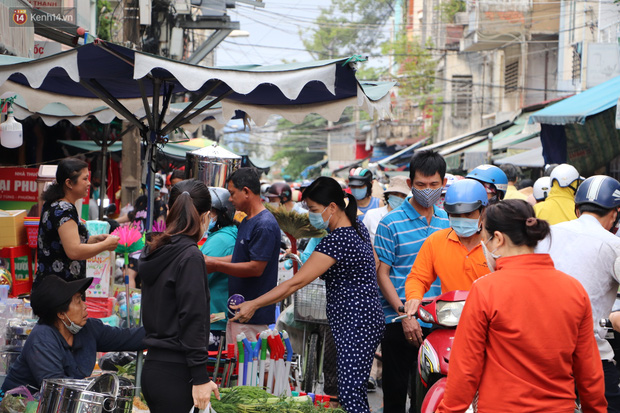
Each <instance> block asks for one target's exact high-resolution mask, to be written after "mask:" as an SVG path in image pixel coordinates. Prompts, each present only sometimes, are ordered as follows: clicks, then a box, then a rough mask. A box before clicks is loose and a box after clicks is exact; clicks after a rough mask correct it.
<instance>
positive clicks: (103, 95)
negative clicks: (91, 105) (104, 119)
mask: <svg viewBox="0 0 620 413" xmlns="http://www.w3.org/2000/svg"><path fill="white" fill-rule="evenodd" d="M91 83H92V84H91ZM80 84H81V85H82V86H84V87H85V88H86V89H88V90H89V91H90V92H92V93H93V94H94V95H95V96H97V97H98V98H99V99H101V100H103V101H104V102H105V103H107V104H108V105H109V106H110V107H111V108H113V109H115V110H117V111H118V112H120V113H121V114H122V115H123V116H124V117H125V118H126V119H127V120H128V121H129V122H131V123H133V124H134V125H136V126H137V127H138V129H140V130H142V131H144V128H145V127H146V126H145V125H144V124H143V123H142V122H140V121H139V120H138V119H137V118H136V117H135V116H134V114H133V113H131V112H130V111H129V109H127V108H126V107H125V106H124V105H123V104H122V103H121V102H119V101H118V100H117V99H116V98H115V97H114V96H112V95H111V94H110V92H108V91H107V90H105V88H104V87H103V86H101V84H100V83H99V82H97V81H96V80H94V79H89V80H86V79H80Z"/></svg>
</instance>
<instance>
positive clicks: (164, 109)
mask: <svg viewBox="0 0 620 413" xmlns="http://www.w3.org/2000/svg"><path fill="white" fill-rule="evenodd" d="M173 90H174V84H169V89H168V91H167V92H166V96H164V102H163V103H162V108H161V115H159V123H158V124H157V130H161V125H162V124H163V123H164V118H165V116H166V112H167V111H168V106H169V105H170V98H171V97H172V91H173Z"/></svg>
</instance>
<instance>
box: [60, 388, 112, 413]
mask: <svg viewBox="0 0 620 413" xmlns="http://www.w3.org/2000/svg"><path fill="white" fill-rule="evenodd" d="M115 411H116V397H115V396H114V395H111V394H105V393H96V392H92V391H88V390H83V389H76V388H71V387H65V389H64V390H63V391H62V394H61V396H60V402H59V403H58V409H57V410H56V411H55V413H114V412H115Z"/></svg>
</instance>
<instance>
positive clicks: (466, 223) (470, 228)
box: [449, 216, 480, 238]
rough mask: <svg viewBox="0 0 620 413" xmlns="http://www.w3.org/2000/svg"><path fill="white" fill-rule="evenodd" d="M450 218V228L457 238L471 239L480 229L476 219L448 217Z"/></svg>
mask: <svg viewBox="0 0 620 413" xmlns="http://www.w3.org/2000/svg"><path fill="white" fill-rule="evenodd" d="M449 218H450V226H451V227H452V229H453V230H454V232H456V234H457V235H458V236H459V237H464V238H467V237H471V236H472V235H474V234H475V233H477V232H478V229H479V227H480V223H479V222H478V219H473V218H457V217H452V216H451V217H449Z"/></svg>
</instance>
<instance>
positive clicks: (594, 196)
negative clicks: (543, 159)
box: [556, 166, 620, 209]
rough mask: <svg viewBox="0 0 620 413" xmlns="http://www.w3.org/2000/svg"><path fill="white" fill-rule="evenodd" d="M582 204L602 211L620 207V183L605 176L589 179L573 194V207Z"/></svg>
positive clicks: (595, 176)
mask: <svg viewBox="0 0 620 413" xmlns="http://www.w3.org/2000/svg"><path fill="white" fill-rule="evenodd" d="M558 168H559V166H558ZM556 169H557V168H556ZM582 204H594V205H597V206H599V207H601V208H604V209H613V208H618V207H620V182H618V181H616V180H615V179H614V178H612V177H610V176H605V175H594V176H591V177H589V178H588V179H586V180H585V181H583V183H582V184H581V185H579V188H578V189H577V193H576V194H575V205H582Z"/></svg>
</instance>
